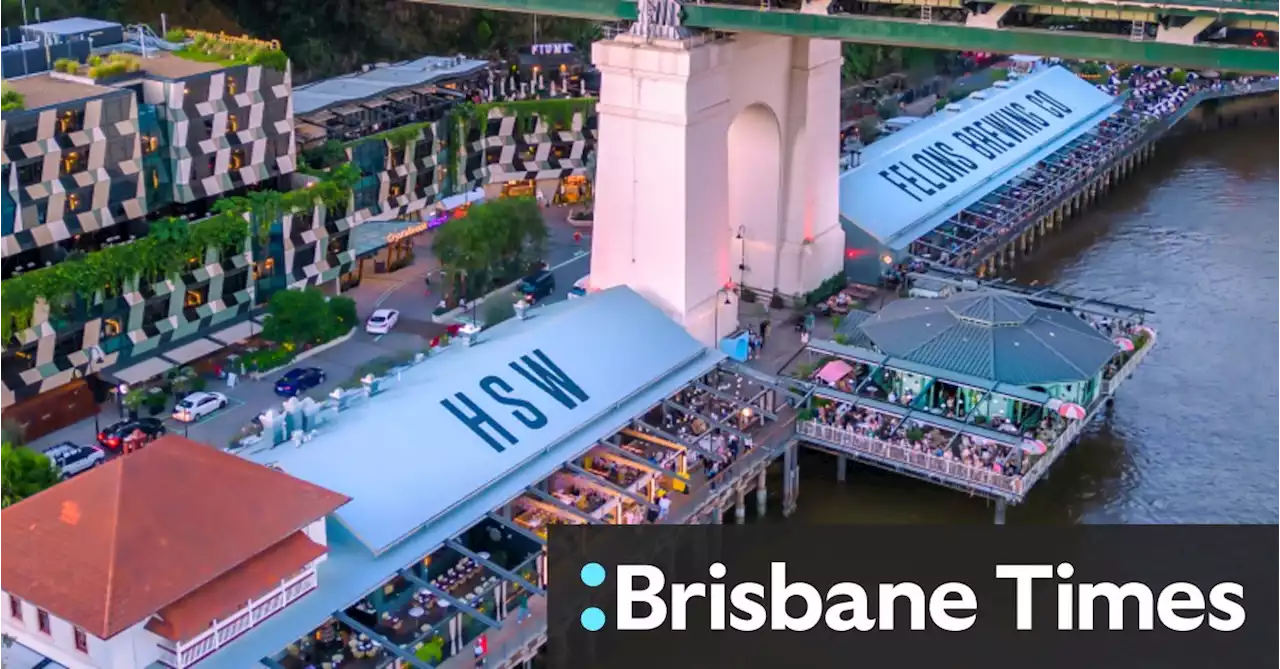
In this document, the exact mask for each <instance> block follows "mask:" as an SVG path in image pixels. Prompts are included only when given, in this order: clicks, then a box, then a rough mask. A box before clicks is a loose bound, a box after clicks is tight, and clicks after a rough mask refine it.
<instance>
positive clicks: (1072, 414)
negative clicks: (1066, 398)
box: [1058, 402, 1089, 420]
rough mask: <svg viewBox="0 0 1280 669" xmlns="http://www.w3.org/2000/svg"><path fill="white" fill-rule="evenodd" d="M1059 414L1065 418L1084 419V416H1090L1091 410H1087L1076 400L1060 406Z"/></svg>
mask: <svg viewBox="0 0 1280 669" xmlns="http://www.w3.org/2000/svg"><path fill="white" fill-rule="evenodd" d="M1058 415H1059V416H1062V417H1063V418H1070V419H1071V420H1084V417H1085V416H1088V415H1089V412H1088V411H1085V410H1084V407H1082V406H1080V405H1079V404H1076V403H1075V402H1067V403H1066V404H1063V405H1062V406H1060V407H1058Z"/></svg>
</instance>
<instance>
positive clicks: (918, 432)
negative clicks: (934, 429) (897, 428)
mask: <svg viewBox="0 0 1280 669" xmlns="http://www.w3.org/2000/svg"><path fill="white" fill-rule="evenodd" d="M906 436H907V441H908V442H909V443H912V444H918V443H920V442H922V441H924V430H922V429H920V428H918V427H910V428H907V435H906Z"/></svg>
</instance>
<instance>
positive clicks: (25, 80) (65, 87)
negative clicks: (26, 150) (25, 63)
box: [4, 72, 119, 110]
mask: <svg viewBox="0 0 1280 669" xmlns="http://www.w3.org/2000/svg"><path fill="white" fill-rule="evenodd" d="M4 83H5V85H6V86H8V87H10V88H12V89H13V90H14V91H16V92H17V93H18V94H19V95H21V96H22V104H23V108H24V109H27V110H33V109H41V108H43V107H51V106H53V105H60V104H65V103H68V102H75V101H76V100H86V99H90V98H98V97H102V96H104V95H108V94H110V93H114V92H116V91H118V90H119V89H117V88H112V87H110V86H99V85H97V84H91V83H84V82H79V81H67V80H65V79H54V78H53V77H52V76H50V75H49V73H48V72H43V73H41V74H32V75H28V76H25V77H18V78H15V79H7V78H6V79H5V80H4Z"/></svg>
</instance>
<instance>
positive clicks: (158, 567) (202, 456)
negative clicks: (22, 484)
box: [0, 436, 348, 639]
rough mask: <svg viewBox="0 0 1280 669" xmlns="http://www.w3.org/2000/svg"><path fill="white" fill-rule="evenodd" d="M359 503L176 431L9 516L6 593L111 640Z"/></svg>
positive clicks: (0, 532)
mask: <svg viewBox="0 0 1280 669" xmlns="http://www.w3.org/2000/svg"><path fill="white" fill-rule="evenodd" d="M347 501H348V498H347V497H345V496H343V495H341V494H338V493H335V492H331V491H329V490H326V489H324V488H321V487H319V486H316V485H314V484H312V483H307V482H304V481H301V480H298V479H296V478H293V477H290V476H288V475H286V474H283V473H281V472H278V471H275V470H272V469H270V468H268V467H263V466H261V465H258V464H254V463H252V462H249V461H246V460H244V459H242V458H238V457H236V456H234V455H229V454H227V453H223V452H222V451H220V450H218V449H215V448H212V447H210V446H206V445H203V444H199V443H196V442H194V441H190V440H188V439H184V438H182V437H178V436H166V437H162V438H161V439H158V440H156V441H155V442H154V443H152V444H150V445H149V446H148V447H147V448H145V449H143V450H141V451H138V452H136V453H132V454H129V455H127V456H125V457H120V458H116V459H114V460H112V461H110V462H108V463H106V464H104V465H102V466H101V467H98V468H96V469H94V470H91V471H89V472H86V473H84V474H82V475H80V476H77V477H75V478H72V479H69V480H67V481H64V482H62V483H59V484H58V485H55V486H53V487H52V488H49V489H48V490H45V491H43V492H41V493H39V494H36V495H34V496H32V497H29V498H27V499H25V500H23V501H21V502H19V503H17V504H14V505H13V506H10V507H8V508H6V509H4V511H3V512H0V541H3V553H4V562H3V565H2V566H0V581H3V586H4V589H5V591H6V592H9V593H12V594H13V595H15V596H17V597H20V598H22V599H24V600H26V601H29V602H31V603H33V604H35V605H37V606H39V607H41V608H42V609H45V610H47V611H49V612H50V613H52V614H53V615H55V616H57V617H59V618H61V619H63V620H67V621H69V622H71V623H72V624H73V625H75V626H77V627H80V628H81V629H84V630H85V631H86V632H88V633H89V634H92V635H93V636H95V637H98V638H102V639H107V638H111V637H112V636H114V635H116V634H118V633H119V632H121V631H123V630H125V629H128V628H130V627H132V626H133V625H136V624H138V623H140V622H143V621H146V620H148V619H149V618H150V617H151V616H152V615H154V614H156V613H157V612H159V611H161V610H162V609H164V608H165V607H168V606H171V605H173V604H174V603H175V602H178V601H180V600H182V599H183V598H185V597H188V596H189V595H191V594H192V593H194V592H196V591H198V590H199V589H201V588H202V587H204V586H206V585H208V584H210V583H211V582H213V581H215V580H216V579H218V578H220V577H223V576H224V575H226V574H228V573H229V572H233V571H234V570H235V569H236V568H237V567H240V566H241V565H244V564H245V563H248V562H251V561H252V560H253V559H254V558H255V556H260V555H262V554H263V553H264V552H265V551H268V550H269V549H271V548H272V547H273V546H276V545H278V544H280V543H281V542H282V541H284V540H286V539H287V538H288V537H290V536H291V535H292V534H293V533H295V532H297V531H298V530H299V529H301V528H304V527H306V526H307V525H308V524H309V523H311V522H314V521H315V520H318V519H321V518H323V517H325V516H326V515H327V514H329V513H331V512H333V511H334V510H335V509H337V508H338V507H340V506H341V505H342V504H344V503H346V502H347ZM277 578H279V576H277ZM207 622H208V620H205V621H204V623H206V624H207Z"/></svg>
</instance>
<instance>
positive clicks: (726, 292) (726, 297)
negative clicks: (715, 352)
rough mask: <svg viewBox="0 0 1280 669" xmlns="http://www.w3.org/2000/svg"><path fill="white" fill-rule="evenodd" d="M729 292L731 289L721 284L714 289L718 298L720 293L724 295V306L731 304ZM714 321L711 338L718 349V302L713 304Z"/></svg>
mask: <svg viewBox="0 0 1280 669" xmlns="http://www.w3.org/2000/svg"><path fill="white" fill-rule="evenodd" d="M730 292H732V291H730V290H729V289H728V288H725V287H724V286H721V287H720V289H719V290H717V291H716V297H717V298H719V297H720V296H721V295H723V296H724V306H726V307H727V306H729V305H731V304H733V302H732V301H730V300H729V293H730ZM714 322H715V334H714V336H713V337H712V339H713V340H714V341H715V346H716V348H717V349H718V348H720V305H719V304H716V305H715V319H714Z"/></svg>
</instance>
